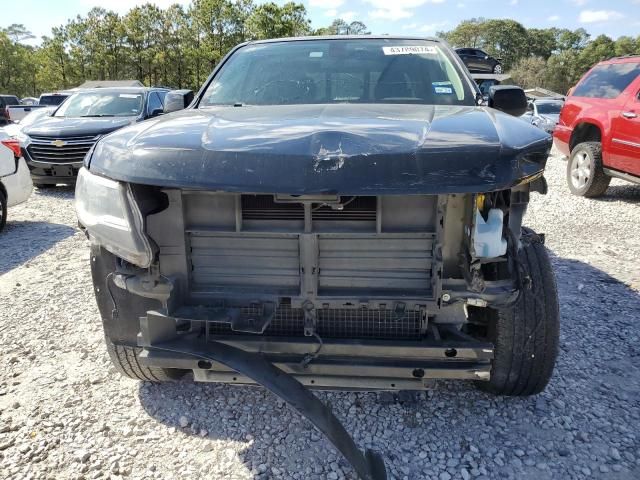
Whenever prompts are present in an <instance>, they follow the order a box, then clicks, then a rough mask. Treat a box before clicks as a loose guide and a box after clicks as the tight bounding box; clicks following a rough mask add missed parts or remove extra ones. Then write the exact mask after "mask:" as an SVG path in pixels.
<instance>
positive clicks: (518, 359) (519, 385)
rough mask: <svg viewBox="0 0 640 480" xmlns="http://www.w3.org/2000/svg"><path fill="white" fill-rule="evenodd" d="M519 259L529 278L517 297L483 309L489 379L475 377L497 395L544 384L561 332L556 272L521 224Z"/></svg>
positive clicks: (534, 390) (537, 241) (536, 240)
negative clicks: (491, 352)
mask: <svg viewBox="0 0 640 480" xmlns="http://www.w3.org/2000/svg"><path fill="white" fill-rule="evenodd" d="M522 243H523V246H522V248H521V249H520V252H519V261H520V262H521V264H522V266H523V267H524V272H525V274H526V276H527V277H528V282H529V287H526V286H525V287H524V288H523V289H522V291H521V293H520V297H519V298H518V301H517V302H516V303H515V304H514V305H512V306H510V307H503V308H499V309H496V310H493V309H488V310H487V313H488V319H487V320H488V321H487V330H488V335H487V336H488V340H489V341H491V342H493V344H494V359H493V362H492V368H491V379H490V381H488V382H477V386H478V387H479V388H480V389H481V390H484V391H487V392H490V393H494V394H496V395H513V396H527V395H535V394H537V393H540V392H542V391H543V390H544V388H545V387H546V386H547V383H549V380H550V378H551V375H552V373H553V368H554V366H555V362H556V357H557V355H558V340H559V336H560V312H559V309H558V292H557V288H556V280H555V275H554V273H553V268H552V266H551V262H550V260H549V255H548V253H547V250H546V248H545V247H544V245H543V244H542V241H541V239H540V237H538V236H537V235H536V234H535V233H534V232H533V231H531V230H528V229H523V234H522Z"/></svg>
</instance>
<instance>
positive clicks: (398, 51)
mask: <svg viewBox="0 0 640 480" xmlns="http://www.w3.org/2000/svg"><path fill="white" fill-rule="evenodd" d="M382 51H383V52H384V54H385V55H421V54H428V55H437V54H438V49H437V48H436V47H433V46H430V45H406V46H402V47H382Z"/></svg>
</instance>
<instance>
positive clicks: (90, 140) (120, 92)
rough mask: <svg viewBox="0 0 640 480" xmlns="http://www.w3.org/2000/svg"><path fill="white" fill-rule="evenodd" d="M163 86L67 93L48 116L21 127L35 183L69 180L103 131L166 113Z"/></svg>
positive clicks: (106, 132)
mask: <svg viewBox="0 0 640 480" xmlns="http://www.w3.org/2000/svg"><path fill="white" fill-rule="evenodd" d="M168 92H169V89H166V88H145V87H133V88H96V89H87V90H81V91H79V92H77V93H74V94H73V95H71V96H70V97H69V98H68V99H67V100H66V101H65V102H64V103H63V104H62V105H61V106H60V107H59V108H58V109H57V110H56V111H55V112H54V113H53V114H52V115H51V116H50V117H49V118H45V119H41V120H39V121H38V122H37V123H36V124H34V125H32V126H30V127H28V128H25V129H24V130H23V131H22V134H21V136H20V141H21V144H22V146H23V154H24V157H25V159H26V161H27V165H29V169H30V170H31V177H32V179H33V183H34V185H35V186H40V187H42V186H47V185H55V184H58V183H67V184H68V183H73V182H75V178H76V176H77V174H78V170H79V169H80V167H81V166H82V161H83V160H84V157H85V155H86V154H87V152H88V151H89V150H91V148H92V147H93V146H94V145H95V143H96V142H97V141H98V140H99V139H100V138H101V137H103V136H104V135H106V134H108V133H111V132H113V131H115V130H117V129H119V128H122V127H124V126H127V125H131V124H134V123H136V122H140V121H142V120H145V119H148V118H152V117H155V116H158V115H160V114H162V113H163V112H164V107H163V105H164V100H165V97H166V95H167V93H168Z"/></svg>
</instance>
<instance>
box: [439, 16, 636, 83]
mask: <svg viewBox="0 0 640 480" xmlns="http://www.w3.org/2000/svg"><path fill="white" fill-rule="evenodd" d="M437 35H438V36H439V37H441V38H444V39H446V40H447V41H448V42H449V43H451V44H452V45H454V46H458V47H476V48H482V49H483V50H485V51H486V52H487V53H489V54H491V55H493V56H496V57H498V58H501V59H502V61H503V65H504V67H505V71H506V72H508V73H509V74H511V77H512V79H513V82H514V83H516V84H517V85H520V86H522V87H524V88H533V87H542V88H547V89H549V90H553V91H555V92H559V93H566V92H567V90H569V88H571V87H572V86H573V85H575V84H576V82H577V81H578V80H579V79H580V77H581V76H582V75H584V73H585V72H586V71H587V70H588V69H589V68H590V67H592V66H593V65H594V64H596V63H598V62H600V61H601V60H606V59H608V58H612V57H616V56H624V55H634V54H635V55H640V35H639V36H638V37H636V38H632V37H626V36H622V37H619V38H618V39H616V40H613V39H611V38H610V37H608V36H606V35H599V36H598V37H596V38H594V39H592V38H591V36H590V35H589V34H588V33H587V32H586V31H585V30H584V29H582V28H579V29H577V30H569V29H566V28H525V27H524V26H523V25H522V24H520V23H518V22H516V21H514V20H487V19H483V18H474V19H471V20H465V21H463V22H461V23H460V24H459V25H458V26H457V27H456V28H454V29H453V30H451V31H448V32H438V34H437Z"/></svg>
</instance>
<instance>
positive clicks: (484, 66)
mask: <svg viewBox="0 0 640 480" xmlns="http://www.w3.org/2000/svg"><path fill="white" fill-rule="evenodd" d="M456 53H457V54H458V56H459V57H460V58H461V59H462V61H463V62H464V64H465V65H466V66H467V68H468V69H469V71H470V72H472V73H495V74H501V73H503V69H502V61H501V59H499V58H494V57H492V56H491V55H489V54H488V53H487V52H485V51H484V50H481V49H479V48H457V49H456Z"/></svg>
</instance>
